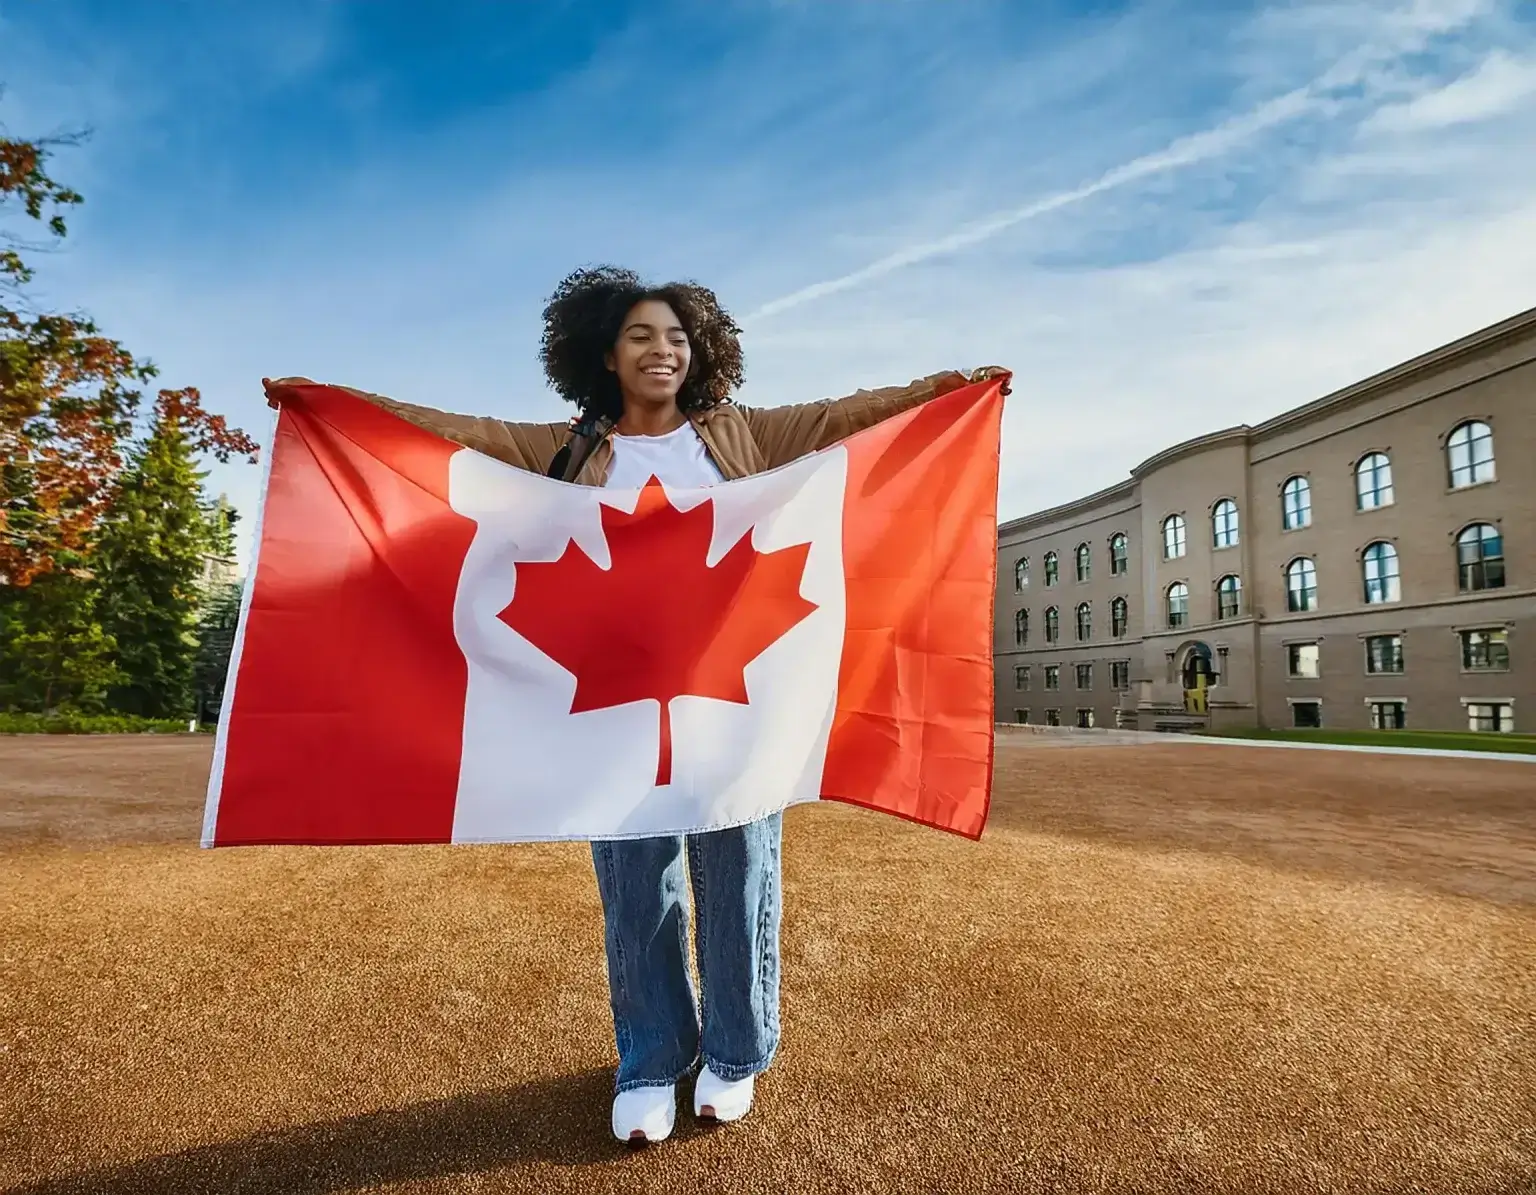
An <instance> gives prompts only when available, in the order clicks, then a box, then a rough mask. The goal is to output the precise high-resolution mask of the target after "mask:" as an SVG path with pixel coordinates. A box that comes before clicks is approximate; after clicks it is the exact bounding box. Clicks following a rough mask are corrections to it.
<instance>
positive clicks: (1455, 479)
mask: <svg viewBox="0 0 1536 1195" xmlns="http://www.w3.org/2000/svg"><path fill="white" fill-rule="evenodd" d="M1445 456H1446V464H1447V466H1448V467H1449V469H1450V474H1451V488H1452V489H1453V490H1459V489H1461V488H1462V487H1464V486H1469V485H1479V484H1481V483H1482V482H1485V481H1492V480H1493V428H1491V427H1489V426H1488V425H1487V424H1486V423H1484V422H1482V421H1481V420H1479V419H1469V420H1468V421H1467V422H1466V423H1458V424H1457V425H1456V427H1455V428H1454V430H1452V432H1451V434H1450V435H1449V436H1447V437H1446V441H1445Z"/></svg>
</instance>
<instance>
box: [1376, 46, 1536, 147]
mask: <svg viewBox="0 0 1536 1195" xmlns="http://www.w3.org/2000/svg"><path fill="white" fill-rule="evenodd" d="M1532 99H1536V59H1532V58H1524V59H1522V58H1516V57H1515V56H1514V55H1512V54H1507V53H1504V52H1502V51H1495V52H1494V53H1492V54H1489V55H1488V57H1487V58H1485V59H1483V61H1482V62H1480V63H1479V64H1478V65H1477V67H1476V68H1475V69H1474V70H1472V71H1470V72H1469V73H1467V74H1466V75H1463V76H1462V77H1461V78H1459V79H1457V80H1455V81H1454V82H1452V83H1448V84H1446V85H1445V86H1443V87H1436V88H1431V89H1430V90H1427V91H1425V92H1424V93H1423V94H1421V95H1418V96H1416V97H1415V98H1413V99H1411V100H1408V101H1407V102H1405V103H1401V104H1392V105H1390V106H1388V107H1385V108H1382V109H1381V110H1380V111H1378V112H1377V113H1376V114H1375V115H1374V116H1372V118H1371V119H1370V120H1369V121H1368V122H1367V129H1368V130H1369V131H1371V132H1381V133H1418V132H1426V131H1430V130H1435V129H1445V128H1451V127H1452V126H1455V125H1465V124H1474V123H1476V122H1478V121H1483V120H1492V119H1494V118H1496V117H1499V116H1505V115H1507V114H1509V113H1512V112H1517V111H1519V110H1520V109H1521V108H1522V107H1525V106H1526V105H1527V104H1528V103H1529V101H1531V100H1532ZM1531 152H1532V153H1536V147H1533V148H1532V150H1531Z"/></svg>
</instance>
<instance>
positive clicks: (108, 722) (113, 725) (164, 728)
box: [0, 711, 213, 734]
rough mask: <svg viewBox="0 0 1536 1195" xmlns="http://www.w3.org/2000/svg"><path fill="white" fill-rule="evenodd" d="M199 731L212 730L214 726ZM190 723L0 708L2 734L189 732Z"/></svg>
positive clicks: (162, 719) (124, 716)
mask: <svg viewBox="0 0 1536 1195" xmlns="http://www.w3.org/2000/svg"><path fill="white" fill-rule="evenodd" d="M198 729H199V731H200V732H202V733H206V734H212V733H213V727H212V726H201V727H199V728H198ZM186 733H187V724H186V723H185V722H178V721H175V720H172V719H167V718H130V717H128V716H126V715H124V714H78V713H61V714H21V713H6V712H3V711H0V734H186Z"/></svg>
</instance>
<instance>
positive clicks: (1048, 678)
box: [1045, 664, 1061, 692]
mask: <svg viewBox="0 0 1536 1195" xmlns="http://www.w3.org/2000/svg"><path fill="white" fill-rule="evenodd" d="M1045 687H1046V689H1048V690H1049V691H1051V692H1055V691H1056V690H1057V689H1059V688H1061V665H1060V664H1047V665H1046V666H1045Z"/></svg>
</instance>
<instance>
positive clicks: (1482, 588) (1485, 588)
mask: <svg viewBox="0 0 1536 1195" xmlns="http://www.w3.org/2000/svg"><path fill="white" fill-rule="evenodd" d="M1485 527H1486V528H1490V529H1491V530H1492V531H1493V533H1494V538H1495V540H1496V541H1497V543H1498V545H1499V551H1498V555H1496V556H1490V555H1488V554H1487V553H1486V552H1484V551H1483V546H1484V545H1485V544H1487V543H1488V542H1489V541H1488V537H1486V536H1482V535H1479V537H1478V540H1477V547H1478V556H1477V559H1476V560H1475V561H1472V562H1470V563H1468V562H1467V561H1465V560H1463V559H1462V547H1463V544H1462V541H1463V539H1464V538H1465V536H1466V534H1467V532H1469V531H1472V530H1481V529H1482V528H1485ZM1452 544H1453V547H1454V550H1455V553H1456V590H1457V592H1458V593H1486V592H1489V591H1491V590H1494V589H1504V588H1505V587H1507V586H1508V584H1509V568H1508V564H1507V560H1506V557H1505V555H1504V528H1503V527H1501V526H1499V524H1498V523H1495V522H1490V521H1489V520H1487V519H1474V520H1473V521H1472V522H1470V523H1468V524H1467V525H1466V526H1464V527H1462V528H1461V529H1460V530H1459V531H1457V532H1456V536H1455V539H1454V540H1453V541H1452ZM1490 561H1491V562H1494V563H1495V564H1496V565H1497V566H1498V584H1496V585H1490V584H1489V583H1488V574H1489V569H1488V565H1489V562H1490ZM1468 569H1476V570H1478V571H1477V573H1476V574H1475V575H1476V576H1480V577H1481V578H1482V582H1483V583H1482V584H1481V585H1468V584H1467V583H1466V582H1467V577H1468V573H1467V571H1466V570H1468Z"/></svg>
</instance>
